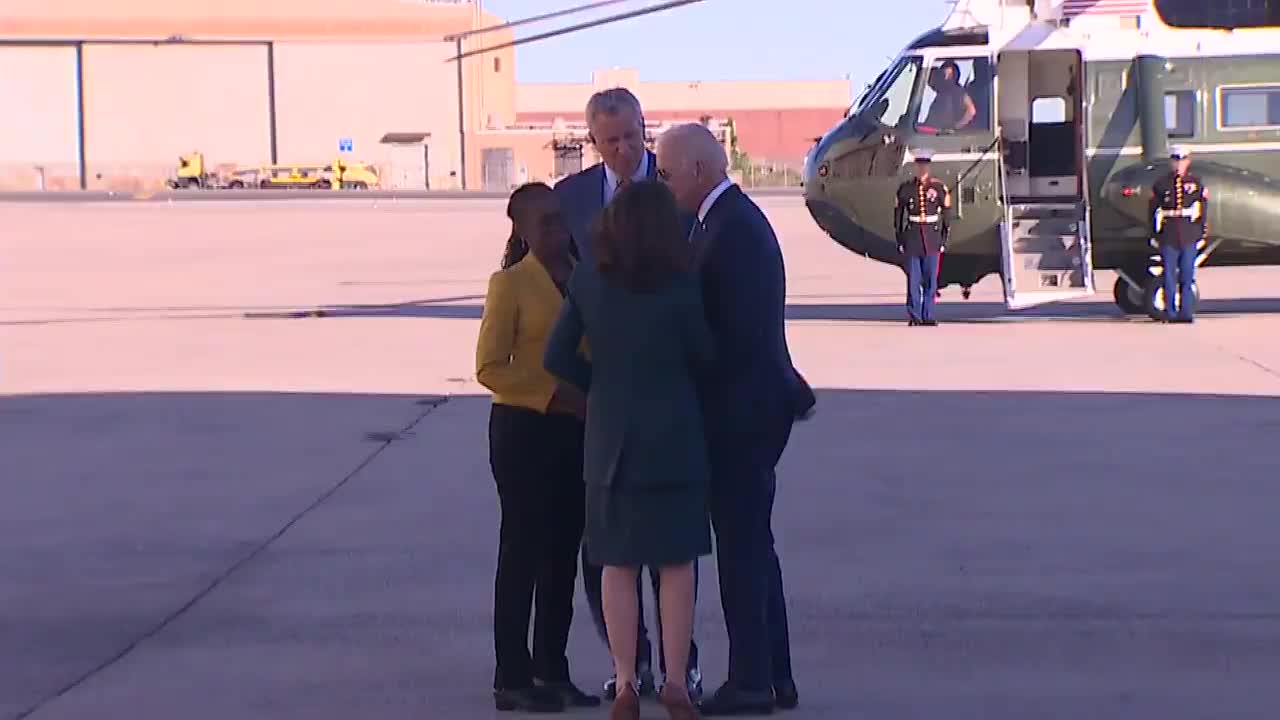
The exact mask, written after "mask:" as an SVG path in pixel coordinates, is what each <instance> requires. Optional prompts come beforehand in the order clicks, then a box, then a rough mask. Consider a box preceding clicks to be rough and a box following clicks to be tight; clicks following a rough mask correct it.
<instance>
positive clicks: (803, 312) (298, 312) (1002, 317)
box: [0, 294, 1280, 326]
mask: <svg viewBox="0 0 1280 720" xmlns="http://www.w3.org/2000/svg"><path fill="white" fill-rule="evenodd" d="M796 297H797V298H800V297H807V296H796ZM850 297H866V298H868V299H872V298H885V297H888V296H887V295H884V294H868V295H866V296H850ZM476 301H479V302H476ZM483 301H484V296H483V295H459V296H455V297H444V298H431V299H426V300H414V301H408V302H403V303H386V304H365V305H320V306H316V307H311V308H307V307H261V306H256V307H220V306H209V307H153V308H24V309H22V310H23V311H26V312H33V313H34V312H45V313H47V312H67V313H74V314H72V315H69V316H67V317H45V318H25V319H24V318H18V319H0V326H6V325H56V324H67V323H73V324H79V323H99V322H122V321H136V320H214V319H235V318H245V319H259V320H261V319H267V320H282V319H284V320H288V319H308V318H369V317H392V318H431V319H449V320H478V319H480V316H481V314H482V313H483V311H484V302H483ZM10 312H17V311H10ZM937 312H938V319H939V320H940V321H942V322H945V323H960V324H968V323H991V322H1014V321H1019V320H1056V321H1067V322H1069V321H1093V322H1097V321H1117V322H1128V321H1136V322H1143V323H1146V322H1150V320H1149V319H1148V318H1147V317H1146V316H1138V315H1129V316H1126V315H1124V314H1123V313H1122V312H1121V311H1120V309H1119V308H1117V307H1116V306H1115V304H1114V303H1107V302H1065V303H1057V304H1053V305H1048V306H1042V307H1037V308H1030V309H1027V310H1020V311H1010V310H1008V309H1006V308H1005V306H1004V304H1003V303H993V302H981V301H976V302H970V301H966V300H950V301H944V302H940V303H939V304H938V311H937ZM786 313H787V315H786V317H787V319H788V320H830V321H854V322H884V323H905V322H906V317H907V314H906V307H905V305H904V304H903V303H898V302H879V303H839V304H831V303H827V304H823V303H814V304H800V303H789V304H788V305H787V310H786ZM1197 314H1198V315H1200V316H1201V317H1244V316H1249V315H1276V314H1280V298H1246V299H1236V300H1212V299H1206V300H1203V301H1202V302H1201V303H1200V307H1199V308H1198V310H1197Z"/></svg>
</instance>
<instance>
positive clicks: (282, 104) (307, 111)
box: [275, 42, 460, 189]
mask: <svg viewBox="0 0 1280 720" xmlns="http://www.w3.org/2000/svg"><path fill="white" fill-rule="evenodd" d="M453 50H454V45H453V43H442V42H407V43H391V42H387V43H382V42H380V43H376V44H374V43H350V44H348V43H332V42H315V43H304V42H281V43H277V44H276V45H275V82H276V119H277V142H278V147H279V154H280V162H282V163H322V162H329V161H331V160H333V158H335V157H339V156H341V157H344V158H346V159H348V160H350V161H353V162H368V163H373V164H375V165H378V166H379V169H380V170H381V171H382V175H383V179H384V180H389V179H390V178H391V177H392V176H393V175H395V174H396V173H393V172H392V170H393V168H392V165H393V161H394V160H395V158H396V157H397V153H402V152H404V148H396V147H395V146H391V145H382V144H380V142H379V141H380V140H381V139H382V138H383V136H384V135H386V134H387V133H406V134H409V133H430V135H431V137H430V139H429V140H428V141H427V142H428V156H429V169H428V174H429V179H430V184H431V187H432V188H437V189H445V188H450V187H454V186H456V183H457V182H458V179H457V178H456V177H452V176H451V175H450V173H453V172H456V171H457V170H458V167H459V164H460V163H459V147H458V144H459V143H458V95H457V93H458V90H457V75H456V73H457V69H456V68H455V66H454V65H453V64H451V63H446V62H445V60H446V59H447V58H449V57H451V56H452V53H453ZM344 138H346V139H350V140H351V141H352V151H351V152H350V153H340V152H339V143H340V141H341V140H342V139H344ZM401 157H403V156H401Z"/></svg>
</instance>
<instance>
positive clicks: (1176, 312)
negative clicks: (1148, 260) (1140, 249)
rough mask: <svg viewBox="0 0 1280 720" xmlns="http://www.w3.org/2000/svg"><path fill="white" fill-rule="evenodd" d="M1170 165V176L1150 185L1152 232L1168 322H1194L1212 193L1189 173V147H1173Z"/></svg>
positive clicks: (1167, 175)
mask: <svg viewBox="0 0 1280 720" xmlns="http://www.w3.org/2000/svg"><path fill="white" fill-rule="evenodd" d="M1169 165H1170V171H1169V173H1168V174H1166V175H1164V176H1162V177H1160V178H1159V179H1158V180H1156V181H1155V183H1154V184H1153V185H1152V186H1151V220H1152V230H1153V237H1154V238H1155V243H1156V244H1157V245H1158V246H1159V248H1160V261H1161V263H1162V265H1163V266H1164V307H1165V321H1166V322H1172V323H1191V322H1195V294H1194V292H1193V290H1192V285H1193V284H1194V283H1195V278H1196V258H1197V256H1198V255H1199V251H1200V246H1201V244H1202V241H1203V240H1204V239H1205V235H1206V233H1207V232H1208V223H1207V222H1206V217H1207V215H1208V208H1207V205H1208V202H1209V191H1208V189H1207V188H1205V186H1204V182H1203V181H1201V180H1200V178H1198V177H1196V176H1195V175H1192V174H1191V173H1190V172H1188V170H1189V168H1190V166H1191V153H1190V151H1189V150H1187V149H1186V148H1183V147H1177V146H1175V147H1173V148H1171V149H1170V151H1169Z"/></svg>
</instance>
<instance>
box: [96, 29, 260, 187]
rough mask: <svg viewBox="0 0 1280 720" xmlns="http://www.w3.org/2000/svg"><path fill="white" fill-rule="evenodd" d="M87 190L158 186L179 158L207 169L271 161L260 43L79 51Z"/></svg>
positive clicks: (104, 47)
mask: <svg viewBox="0 0 1280 720" xmlns="http://www.w3.org/2000/svg"><path fill="white" fill-rule="evenodd" d="M83 72H84V96H85V97H84V113H85V164H86V170H87V175H88V182H87V185H88V188H89V189H91V190H93V189H121V190H144V189H155V188H158V187H161V186H163V182H164V180H165V179H166V178H167V177H168V176H169V175H170V174H171V173H172V172H173V171H174V169H175V168H176V166H177V162H178V156H179V155H182V154H184V153H189V152H193V151H197V150H198V151H200V152H202V153H204V156H205V162H206V163H207V164H208V165H209V167H210V169H212V168H213V167H215V166H217V165H221V164H242V165H260V164H266V163H269V162H270V160H271V130H270V113H269V110H268V107H269V105H270V103H269V101H268V89H267V48H266V46H265V45H197V44H189V45H177V44H174V45H150V44H141V45H94V44H87V45H85V48H84V70H83Z"/></svg>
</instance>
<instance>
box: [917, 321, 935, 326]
mask: <svg viewBox="0 0 1280 720" xmlns="http://www.w3.org/2000/svg"><path fill="white" fill-rule="evenodd" d="M920 324H921V325H924V326H925V327H938V321H937V320H924V321H922V322H921V323H920Z"/></svg>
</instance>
